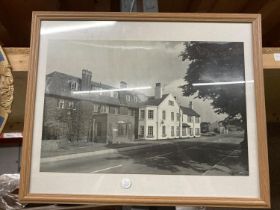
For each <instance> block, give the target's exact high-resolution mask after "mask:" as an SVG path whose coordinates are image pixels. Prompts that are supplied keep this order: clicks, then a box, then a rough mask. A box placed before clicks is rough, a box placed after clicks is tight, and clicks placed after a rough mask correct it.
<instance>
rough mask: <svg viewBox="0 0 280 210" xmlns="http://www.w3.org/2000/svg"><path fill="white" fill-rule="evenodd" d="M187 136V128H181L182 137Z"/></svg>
mask: <svg viewBox="0 0 280 210" xmlns="http://www.w3.org/2000/svg"><path fill="white" fill-rule="evenodd" d="M186 135H187V128H186V127H183V128H182V136H186Z"/></svg>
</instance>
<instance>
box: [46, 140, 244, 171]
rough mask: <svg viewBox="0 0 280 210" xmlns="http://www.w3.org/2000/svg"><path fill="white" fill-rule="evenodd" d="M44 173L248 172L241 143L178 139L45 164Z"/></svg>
mask: <svg viewBox="0 0 280 210" xmlns="http://www.w3.org/2000/svg"><path fill="white" fill-rule="evenodd" d="M41 171H42V172H64V173H67V172H69V173H114V174H116V173H118V174H164V175H247V174H248V171H247V161H246V158H244V155H242V153H241V150H240V145H239V144H231V143H226V144H225V143H205V142H176V143H170V144H151V145H149V146H148V147H146V148H139V149H133V150H126V151H117V152H115V153H112V154H100V155H94V156H90V157H83V158H77V159H69V160H62V161H54V162H49V163H42V164H41Z"/></svg>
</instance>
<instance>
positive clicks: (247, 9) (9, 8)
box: [0, 0, 280, 47]
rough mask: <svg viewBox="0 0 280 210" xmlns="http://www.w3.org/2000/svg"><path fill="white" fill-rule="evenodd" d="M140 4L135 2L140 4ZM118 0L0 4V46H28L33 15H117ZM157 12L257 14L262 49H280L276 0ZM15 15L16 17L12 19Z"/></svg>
mask: <svg viewBox="0 0 280 210" xmlns="http://www.w3.org/2000/svg"><path fill="white" fill-rule="evenodd" d="M139 1H143V0H135V2H139ZM120 2H121V1H120V0H82V1H79V3H78V4H77V1H76V0H67V1H63V0H51V1H38V0H28V1H7V0H6V1H5V0H0V4H1V7H0V44H1V42H2V45H4V46H17V47H27V46H30V43H29V41H30V29H31V13H32V11H91V12H120V11H121V5H120ZM158 11H159V12H160V13H161V12H162V13H165V12H174V13H186V12H192V13H196V12H207V13H259V14H261V15H262V22H263V24H262V30H263V43H264V44H263V46H267V47H275V46H280V12H279V11H280V1H279V0H257V1H252V0H235V1H234V0H232V1H229V0H172V1H168V0H158ZM15 14H16V15H15Z"/></svg>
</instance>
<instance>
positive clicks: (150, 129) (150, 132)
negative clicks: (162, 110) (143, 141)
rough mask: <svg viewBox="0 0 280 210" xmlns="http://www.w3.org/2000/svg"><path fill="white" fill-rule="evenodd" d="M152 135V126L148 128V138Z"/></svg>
mask: <svg viewBox="0 0 280 210" xmlns="http://www.w3.org/2000/svg"><path fill="white" fill-rule="evenodd" d="M153 134H154V127H153V126H148V136H149V137H152V136H153Z"/></svg>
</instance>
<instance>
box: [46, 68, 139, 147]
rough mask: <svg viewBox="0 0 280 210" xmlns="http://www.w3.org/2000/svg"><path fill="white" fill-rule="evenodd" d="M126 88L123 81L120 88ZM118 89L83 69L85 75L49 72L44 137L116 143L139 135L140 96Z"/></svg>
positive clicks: (48, 138)
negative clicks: (75, 75) (76, 75)
mask: <svg viewBox="0 0 280 210" xmlns="http://www.w3.org/2000/svg"><path fill="white" fill-rule="evenodd" d="M126 87H127V84H126V83H125V82H121V83H120V88H126ZM114 89H115V87H112V86H109V85H105V84H102V83H100V82H94V81H92V72H90V71H88V70H82V77H81V78H78V77H74V76H71V75H67V74H64V73H60V72H57V71H55V72H52V73H50V74H48V75H47V76H46V89H45V101H44V122H43V140H66V141H92V142H102V143H113V142H122V141H133V140H134V139H135V138H138V130H137V129H138V115H139V114H138V107H139V103H140V102H141V100H140V97H139V96H138V94H137V93H136V92H133V91H110V90H114ZM92 90H93V91H92ZM103 90H106V91H104V92H103ZM89 91H91V92H89ZM79 92H81V94H77V93H79ZM75 93H76V94H75Z"/></svg>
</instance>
